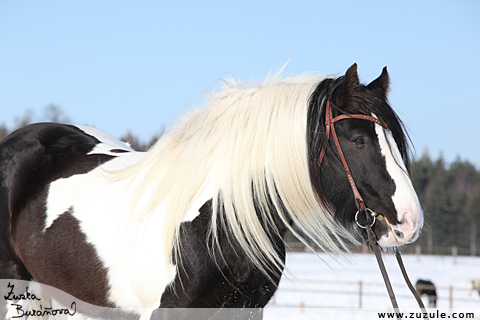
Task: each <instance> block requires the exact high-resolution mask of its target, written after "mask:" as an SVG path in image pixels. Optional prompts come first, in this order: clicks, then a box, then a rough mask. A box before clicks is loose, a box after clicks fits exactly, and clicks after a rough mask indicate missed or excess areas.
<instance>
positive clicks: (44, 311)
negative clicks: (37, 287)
mask: <svg viewBox="0 0 480 320" xmlns="http://www.w3.org/2000/svg"><path fill="white" fill-rule="evenodd" d="M8 288H10V291H9V292H8V293H7V295H5V296H3V298H4V299H5V301H15V302H18V301H21V300H23V301H32V300H36V301H40V300H41V299H40V298H38V297H37V296H35V294H34V293H30V292H29V291H28V287H27V288H26V292H25V293H22V294H15V292H14V291H13V290H14V288H15V285H13V284H10V282H9V283H8ZM10 305H11V306H13V307H14V308H15V309H14V311H16V312H17V314H16V315H15V316H12V319H16V318H22V317H43V316H46V315H52V316H56V315H60V314H66V315H70V316H73V315H74V314H75V313H76V312H77V304H76V303H75V302H72V304H71V305H70V309H67V308H64V309H53V308H48V307H45V308H44V307H43V306H42V305H41V304H40V305H39V309H38V310H36V309H32V308H31V309H30V310H27V311H25V310H23V306H22V305H20V304H17V303H10Z"/></svg>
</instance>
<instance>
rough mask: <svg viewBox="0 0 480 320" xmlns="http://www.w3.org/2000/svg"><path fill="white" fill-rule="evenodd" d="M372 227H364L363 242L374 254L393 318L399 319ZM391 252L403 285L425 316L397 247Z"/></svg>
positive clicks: (425, 311)
mask: <svg viewBox="0 0 480 320" xmlns="http://www.w3.org/2000/svg"><path fill="white" fill-rule="evenodd" d="M368 216H369V215H367V217H368ZM367 219H368V218H367ZM372 225H373V224H369V223H367V225H366V227H365V230H366V231H367V239H365V242H366V243H367V244H368V246H369V247H370V249H371V250H372V251H373V253H375V258H376V259H377V262H378V266H379V268H380V272H381V273H382V277H383V281H384V282H385V287H386V288H387V292H388V295H389V297H390V302H391V303H392V306H393V310H394V312H395V316H396V318H397V319H400V318H399V312H400V309H399V308H398V303H397V299H396V298H395V293H394V292H393V288H392V284H391V283H390V278H389V277H388V274H387V269H386V268H385V264H384V263H383V260H382V254H381V252H380V246H379V245H378V241H377V236H376V235H375V233H374V232H373V230H372V227H371V226H372ZM393 251H394V254H395V258H396V259H397V262H398V265H399V267H400V270H401V271H402V275H403V278H404V279H405V283H406V284H407V286H408V288H409V289H410V291H411V292H412V294H413V296H414V297H415V299H416V300H417V303H418V305H419V307H420V309H421V310H422V312H423V314H424V315H427V310H426V308H425V305H424V304H423V301H422V299H421V298H420V296H419V295H418V292H417V290H415V288H414V287H413V285H412V283H411V282H410V279H409V278H408V275H407V271H406V270H405V266H404V264H403V260H402V257H401V255H400V251H399V250H398V248H397V247H395V248H394V249H393ZM427 319H429V318H428V315H427Z"/></svg>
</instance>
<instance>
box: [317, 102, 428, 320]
mask: <svg viewBox="0 0 480 320" xmlns="http://www.w3.org/2000/svg"><path fill="white" fill-rule="evenodd" d="M344 119H360V120H367V121H371V122H373V123H376V124H378V125H380V126H382V127H383V128H385V129H387V128H388V127H387V125H386V124H384V123H382V122H381V121H380V120H378V119H377V118H374V117H372V116H368V115H365V114H342V115H339V116H337V117H335V118H333V116H332V106H331V103H330V99H327V106H326V109H325V133H326V138H327V139H326V141H325V144H324V146H323V149H322V151H321V152H320V157H319V159H318V168H320V165H321V164H322V160H323V158H324V156H325V152H326V150H327V143H328V141H329V139H330V132H331V134H332V136H333V140H334V141H335V146H336V147H337V151H338V154H339V156H340V160H341V161H342V165H343V168H344V169H345V173H346V174H347V178H348V182H349V183H350V187H351V188H352V191H353V196H354V197H355V204H356V206H357V210H358V211H357V213H356V214H355V222H356V223H357V225H358V226H359V227H360V228H362V229H365V230H366V232H367V236H366V237H365V235H364V234H363V233H362V236H363V238H364V240H365V242H366V243H367V244H368V246H369V247H370V249H371V250H372V251H373V252H374V253H375V257H376V258H377V262H378V266H379V267H380V271H381V273H382V276H383V280H384V282H385V286H386V287H387V291H388V294H389V296H390V301H391V302H392V306H393V309H394V310H395V312H398V310H399V309H398V304H397V300H396V298H395V294H394V292H393V289H392V285H391V283H390V279H389V278H388V274H387V271H386V268H385V265H384V263H383V260H382V254H381V253H380V250H381V247H380V245H379V244H378V240H377V236H376V235H375V233H374V232H373V230H372V226H373V225H374V224H375V220H376V216H378V215H379V214H377V213H375V212H373V211H372V210H370V209H368V208H367V207H366V205H365V201H364V200H363V198H362V196H361V195H360V192H359V191H358V188H357V185H356V184H355V180H354V179H353V175H352V173H351V171H350V168H349V167H348V164H347V161H346V160H345V156H344V155H343V151H342V147H341V146H340V142H339V141H338V136H337V133H336V132H335V123H336V122H338V121H340V120H344ZM359 213H364V214H365V217H366V221H367V223H366V224H365V225H362V224H361V223H360V222H359V221H358V215H359ZM393 250H394V253H395V257H396V258H397V262H398V264H399V266H400V270H401V271H402V275H403V277H404V279H405V282H406V284H407V286H408V287H409V289H410V291H411V292H412V294H413V296H414V297H415V299H416V300H417V302H418V305H419V306H420V308H421V309H422V311H423V312H424V313H425V314H426V309H425V306H424V305H423V302H422V299H421V298H420V297H419V295H418V293H417V291H416V290H415V288H414V287H413V285H412V283H411V282H410V280H409V278H408V276H407V273H406V270H405V267H404V265H403V261H402V258H401V256H400V252H399V251H398V249H397V247H395V248H394V249H393ZM397 318H398V315H397Z"/></svg>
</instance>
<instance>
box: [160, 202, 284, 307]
mask: <svg viewBox="0 0 480 320" xmlns="http://www.w3.org/2000/svg"><path fill="white" fill-rule="evenodd" d="M211 216H212V201H211V200H210V201H208V202H206V203H205V204H204V205H203V206H202V207H201V208H200V215H199V216H197V217H196V218H195V219H194V220H193V221H191V222H183V223H182V224H181V226H180V248H181V249H180V250H181V256H180V257H179V259H178V262H179V264H178V266H177V272H178V273H177V276H176V277H175V280H174V282H173V284H172V285H170V286H169V287H168V288H167V289H166V291H165V292H164V293H163V295H162V298H161V302H160V307H161V308H263V307H264V306H265V305H266V304H267V303H268V301H269V300H270V299H271V297H272V296H273V294H274V293H275V291H276V289H277V287H278V283H279V281H280V277H281V272H280V271H279V272H269V274H268V275H269V276H270V277H268V276H267V275H266V274H264V273H263V272H261V271H260V270H258V268H256V267H255V265H254V264H253V263H252V262H251V261H250V259H248V258H247V256H246V255H245V253H244V251H243V249H242V248H241V247H240V245H239V244H238V243H237V242H236V241H235V240H234V238H233V236H232V235H230V234H229V232H228V230H225V229H224V228H219V229H218V234H219V243H220V246H221V248H222V252H221V253H220V252H219V251H218V250H217V249H216V248H214V249H212V248H209V247H208V245H207V244H208V243H209V241H210V239H209V238H208V236H207V235H208V229H209V228H210V223H211ZM279 229H280V230H281V232H280V233H281V234H280V235H277V236H275V235H272V234H270V235H271V240H272V243H274V245H275V249H276V252H277V253H278V255H279V256H280V257H281V258H282V259H283V261H285V245H284V242H283V239H282V237H283V234H284V232H285V230H286V229H285V227H283V228H279ZM268 267H273V266H268Z"/></svg>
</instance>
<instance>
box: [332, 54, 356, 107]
mask: <svg viewBox="0 0 480 320" xmlns="http://www.w3.org/2000/svg"><path fill="white" fill-rule="evenodd" d="M359 86H360V80H359V79H358V74H357V64H356V63H354V64H353V65H352V66H351V67H350V68H348V70H347V72H345V76H344V77H343V82H342V83H341V84H340V86H339V87H338V88H337V90H336V91H335V98H334V103H335V106H337V108H339V109H343V108H345V107H346V106H348V105H349V104H350V103H351V102H352V101H353V100H354V98H355V96H356V94H357V93H356V92H357V88H358V87H359Z"/></svg>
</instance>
